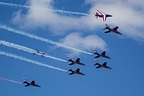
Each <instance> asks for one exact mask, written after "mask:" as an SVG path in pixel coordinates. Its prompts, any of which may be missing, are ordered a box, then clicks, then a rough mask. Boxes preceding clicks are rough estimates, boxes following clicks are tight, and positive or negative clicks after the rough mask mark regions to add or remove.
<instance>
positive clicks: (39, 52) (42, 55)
mask: <svg viewBox="0 0 144 96" xmlns="http://www.w3.org/2000/svg"><path fill="white" fill-rule="evenodd" d="M35 51H36V52H35V53H33V55H36V54H40V55H41V57H44V56H45V55H46V54H45V53H44V52H41V51H39V50H37V49H35Z"/></svg>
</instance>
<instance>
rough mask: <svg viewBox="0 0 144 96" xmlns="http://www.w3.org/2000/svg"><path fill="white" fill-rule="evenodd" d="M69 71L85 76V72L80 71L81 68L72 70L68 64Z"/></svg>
mask: <svg viewBox="0 0 144 96" xmlns="http://www.w3.org/2000/svg"><path fill="white" fill-rule="evenodd" d="M68 71H69V72H71V73H69V75H73V74H78V75H83V76H85V74H84V73H82V72H80V68H77V69H76V70H75V71H74V70H72V69H71V68H70V67H69V66H68Z"/></svg>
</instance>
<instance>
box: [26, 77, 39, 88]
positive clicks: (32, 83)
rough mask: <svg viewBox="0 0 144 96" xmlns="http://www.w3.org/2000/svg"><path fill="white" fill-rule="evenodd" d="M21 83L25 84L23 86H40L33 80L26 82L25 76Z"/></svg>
mask: <svg viewBox="0 0 144 96" xmlns="http://www.w3.org/2000/svg"><path fill="white" fill-rule="evenodd" d="M23 84H26V85H25V87H28V86H34V87H41V86H39V85H38V84H36V83H35V81H34V80H33V81H32V82H31V83H28V82H27V80H26V79H25V78H24V82H23Z"/></svg>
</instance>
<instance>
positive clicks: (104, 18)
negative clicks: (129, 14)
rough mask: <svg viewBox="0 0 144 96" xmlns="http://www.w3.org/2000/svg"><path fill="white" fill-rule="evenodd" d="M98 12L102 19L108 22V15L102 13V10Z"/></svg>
mask: <svg viewBox="0 0 144 96" xmlns="http://www.w3.org/2000/svg"><path fill="white" fill-rule="evenodd" d="M97 12H98V13H100V14H101V15H102V19H103V21H105V20H106V15H105V13H103V12H102V11H100V10H97Z"/></svg>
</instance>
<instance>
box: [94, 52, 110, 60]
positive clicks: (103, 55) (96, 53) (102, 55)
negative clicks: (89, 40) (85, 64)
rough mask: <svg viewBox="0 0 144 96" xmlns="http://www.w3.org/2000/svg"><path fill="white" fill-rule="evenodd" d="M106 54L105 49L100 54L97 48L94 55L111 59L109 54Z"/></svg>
mask: <svg viewBox="0 0 144 96" xmlns="http://www.w3.org/2000/svg"><path fill="white" fill-rule="evenodd" d="M105 54H106V51H103V52H102V53H101V54H99V53H98V52H97V51H96V50H94V55H97V56H95V58H99V57H103V58H108V59H111V58H110V57H109V56H106V55H105Z"/></svg>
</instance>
